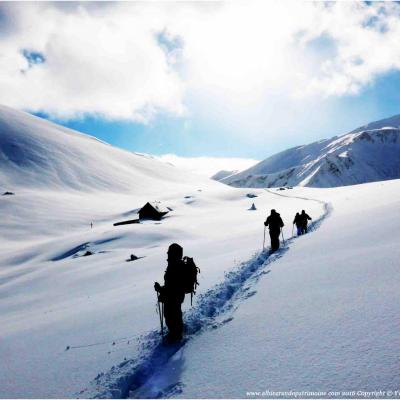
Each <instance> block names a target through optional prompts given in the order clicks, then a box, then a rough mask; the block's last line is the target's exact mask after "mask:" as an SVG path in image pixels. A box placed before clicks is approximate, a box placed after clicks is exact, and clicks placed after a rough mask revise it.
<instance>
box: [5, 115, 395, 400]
mask: <svg viewBox="0 0 400 400" xmlns="http://www.w3.org/2000/svg"><path fill="white" fill-rule="evenodd" d="M16 138H18V140H17V139H16ZM324 143H325V142H324ZM10 144H14V145H16V146H18V151H17V150H16V151H14V152H11V153H10V148H13V147H12V146H11V145H10ZM324 145H326V143H325V144H324ZM14 149H15V148H14ZM0 154H2V156H1V157H0V164H1V172H0V186H1V187H0V189H2V191H6V190H12V191H13V192H15V195H14V196H1V197H0V211H1V214H2V215H3V219H2V222H1V224H0V236H1V237H2V240H1V242H0V297H1V299H2V302H1V303H0V324H1V327H2V329H1V331H0V355H1V363H0V397H9V398H15V397H23V398H54V397H55V398H66V397H84V398H87V397H112V398H118V397H128V396H131V397H159V396H161V397H171V396H172V397H185V398H187V397H194V398H196V397H213V398H215V397H247V395H246V392H247V391H259V390H260V391H262V390H265V389H268V388H270V389H271V390H272V389H288V388H289V389H310V388H311V389H318V390H328V389H330V388H333V389H338V388H342V387H343V388H346V389H347V388H350V387H351V388H363V389H368V388H374V389H376V388H386V389H392V388H394V387H398V384H399V382H400V380H399V378H400V377H399V374H398V362H399V359H400V354H399V350H398V349H399V348H400V346H399V344H400V343H399V339H398V336H397V332H398V328H399V319H398V317H397V314H398V312H397V311H398V304H399V294H398V288H397V286H398V284H397V282H398V279H399V268H398V261H397V260H398V258H399V249H398V241H399V234H398V233H397V232H398V230H397V224H398V219H399V218H398V217H399V203H400V181H397V180H393V181H385V182H378V183H372V184H365V185H358V186H348V187H343V188H333V189H315V188H304V187H297V188H294V189H292V190H285V191H276V190H275V189H269V190H264V189H254V190H252V193H254V194H255V195H256V196H257V197H255V198H251V199H250V198H248V197H247V196H246V194H247V193H248V190H246V189H237V188H231V187H229V186H226V185H223V184H220V183H218V182H215V181H213V180H211V179H206V178H204V177H200V176H197V175H193V174H189V173H187V172H184V171H181V170H180V169H179V168H176V167H172V166H170V165H167V164H164V163H162V162H160V161H159V160H156V159H153V158H151V157H142V156H139V155H137V154H133V153H129V152H124V151H122V150H118V149H114V148H113V147H111V146H109V145H106V144H104V143H101V142H98V141H96V140H93V139H91V138H88V137H86V136H85V135H82V134H79V133H75V132H73V131H70V130H64V128H61V127H57V126H56V125H54V124H49V123H48V122H46V121H43V120H40V119H38V118H34V117H31V116H29V115H27V114H24V113H20V112H17V111H13V110H10V109H8V108H4V107H3V108H0ZM10 154H12V157H10ZM21 154H23V155H24V156H23V157H22V156H21ZM56 155H57V156H56ZM27 160H29V162H27ZM86 161H87V163H86ZM64 169H65V170H66V171H68V173H65V174H64V173H63V171H64ZM146 201H160V202H162V204H163V205H165V206H166V207H170V208H171V209H172V211H170V212H169V213H168V215H167V216H166V217H165V218H164V219H162V220H161V221H145V222H144V223H141V224H134V225H124V226H119V227H114V226H113V225H112V224H113V223H114V222H116V221H120V220H124V219H130V218H131V217H132V216H133V215H135V214H136V212H137V209H138V208H139V207H141V206H142V205H143V204H144V203H145V202H146ZM252 203H255V206H256V210H252V211H250V210H249V208H250V206H251V205H252ZM272 208H274V209H276V210H277V211H278V212H279V213H280V214H281V216H282V218H283V220H284V222H285V227H284V230H283V235H284V238H285V240H286V241H285V246H284V247H283V248H282V249H281V250H280V251H278V252H277V253H275V254H273V255H269V254H268V253H267V252H263V251H262V244H263V233H264V226H263V221H264V220H265V217H266V215H267V213H269V210H270V209H272ZM302 209H305V210H306V211H307V213H308V214H309V215H311V217H312V218H313V220H314V225H313V227H312V229H311V230H312V232H310V233H309V234H308V235H305V236H303V237H300V238H293V239H290V238H291V236H292V221H293V217H294V215H295V213H296V212H297V211H300V210H302ZM91 222H93V228H91V227H90V223H91ZM371 222H372V223H371ZM172 242H178V243H179V244H181V245H182V246H183V248H184V254H185V255H188V256H192V257H194V259H195V262H196V264H197V265H198V266H199V267H200V269H201V274H200V276H199V282H200V286H199V288H198V293H197V294H196V296H195V297H194V302H193V306H192V307H191V306H190V299H189V298H187V299H186V300H185V303H184V310H185V321H186V324H187V332H186V341H185V342H184V343H183V344H182V347H179V348H178V347H177V348H166V347H165V346H163V345H161V344H160V335H159V316H158V315H157V313H156V296H155V292H154V290H153V283H154V281H162V276H163V272H164V269H165V266H166V261H165V260H166V251H167V248H168V245H169V244H171V243H172ZM266 244H267V248H268V234H267V240H266ZM86 251H91V252H92V253H93V255H90V256H86V257H85V256H83V255H84V254H85V252H86ZM131 254H135V255H136V256H138V257H139V259H137V260H135V261H130V262H127V260H128V259H129V257H130V255H131ZM244 371H246V373H244ZM254 396H255V395H254ZM254 396H250V397H254Z"/></svg>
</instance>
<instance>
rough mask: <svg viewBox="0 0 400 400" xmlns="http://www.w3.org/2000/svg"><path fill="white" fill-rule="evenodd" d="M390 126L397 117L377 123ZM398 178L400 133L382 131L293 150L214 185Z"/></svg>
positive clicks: (315, 184)
mask: <svg viewBox="0 0 400 400" xmlns="http://www.w3.org/2000/svg"><path fill="white" fill-rule="evenodd" d="M390 121H392V125H393V124H394V122H396V123H395V124H394V125H396V126H397V125H398V124H399V123H400V117H392V118H389V119H387V120H383V121H381V123H380V124H381V125H387V124H389V122H390ZM370 125H371V126H379V123H378V122H375V123H372V124H370ZM389 125H390V124H389ZM397 178H400V128H397V127H395V128H393V127H387V126H385V127H379V128H376V129H368V130H363V129H361V128H359V129H357V130H356V131H354V132H352V133H348V134H346V135H343V136H340V137H334V138H332V139H326V140H321V141H318V142H315V143H311V144H309V145H305V146H298V147H294V148H292V149H289V150H285V151H283V152H281V153H278V154H275V155H273V156H271V157H269V158H267V159H266V160H264V161H261V162H260V163H258V164H257V165H255V166H254V167H252V168H249V169H247V170H245V171H242V172H240V173H238V174H235V175H231V176H228V177H224V178H222V179H218V180H219V181H220V182H223V183H226V184H229V185H231V186H235V187H279V186H310V187H336V186H346V185H354V184H359V183H366V182H374V181H381V180H388V179H397Z"/></svg>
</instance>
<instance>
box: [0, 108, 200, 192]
mask: <svg viewBox="0 0 400 400" xmlns="http://www.w3.org/2000/svg"><path fill="white" fill-rule="evenodd" d="M191 180H192V181H193V176H192V175H190V174H187V173H184V172H183V171H180V170H179V169H177V168H176V167H174V166H172V165H170V164H167V163H163V162H161V161H158V160H156V159H154V158H152V157H150V156H146V155H139V154H135V153H131V152H128V151H124V150H121V149H117V148H115V147H112V146H110V145H108V144H106V143H104V142H101V141H99V140H98V139H96V138H94V137H91V136H88V135H84V134H81V133H79V132H76V131H73V130H70V129H67V128H64V127H61V126H59V125H56V124H53V123H50V122H48V121H46V120H44V119H41V118H37V117H34V116H32V115H30V114H27V113H24V112H21V111H16V110H13V109H11V108H8V107H5V106H1V107H0V190H3V189H4V190H3V191H5V190H6V189H7V190H11V191H15V190H17V189H18V188H24V189H27V188H32V189H39V188H40V189H45V190H71V189H72V190H78V191H88V192H89V191H95V190H101V191H113V192H135V193H138V194H139V193H141V192H149V191H150V190H151V189H153V191H154V189H156V191H158V192H160V191H162V190H163V188H165V187H166V185H168V184H171V183H178V184H182V183H187V182H190V181H191Z"/></svg>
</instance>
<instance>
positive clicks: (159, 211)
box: [139, 202, 169, 221]
mask: <svg viewBox="0 0 400 400" xmlns="http://www.w3.org/2000/svg"><path fill="white" fill-rule="evenodd" d="M168 212H169V210H168V209H166V208H163V207H162V206H161V205H160V203H155V202H151V203H150V202H147V203H146V204H145V205H144V206H143V207H142V208H141V209H140V210H139V219H153V220H156V221H159V220H160V219H161V218H162V217H163V216H164V215H166V214H167V213H168Z"/></svg>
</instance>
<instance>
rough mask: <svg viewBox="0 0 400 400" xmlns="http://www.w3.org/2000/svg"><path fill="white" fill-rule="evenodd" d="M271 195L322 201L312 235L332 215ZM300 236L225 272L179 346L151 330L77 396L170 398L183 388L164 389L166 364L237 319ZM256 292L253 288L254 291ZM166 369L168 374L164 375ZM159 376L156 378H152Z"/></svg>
mask: <svg viewBox="0 0 400 400" xmlns="http://www.w3.org/2000/svg"><path fill="white" fill-rule="evenodd" d="M265 190H266V191H267V192H269V193H271V194H274V195H277V196H282V197H287V198H292V199H296V198H297V199H301V200H308V201H314V202H318V203H320V204H322V205H323V213H322V215H321V216H320V217H319V218H317V219H316V220H315V221H313V222H312V224H311V225H310V227H309V229H308V231H309V233H310V232H313V231H315V230H316V229H318V228H319V226H320V225H321V223H322V222H323V221H324V219H325V218H327V217H328V216H329V215H330V213H331V212H332V206H331V205H330V204H329V203H327V202H324V201H321V200H317V199H312V198H304V197H299V196H288V195H283V194H280V193H275V192H273V191H271V190H268V189H265ZM295 238H296V236H292V237H290V238H286V239H285V245H284V246H282V247H281V248H280V249H279V250H278V251H276V252H274V253H272V254H269V252H268V251H260V252H257V253H255V254H254V256H253V257H252V258H251V259H250V260H248V261H246V262H242V263H241V264H240V265H239V266H238V267H237V268H235V269H234V270H232V271H229V272H227V273H226V274H225V278H224V280H223V281H222V282H221V283H219V284H217V285H215V286H213V287H212V288H210V289H209V290H208V291H206V292H205V293H202V294H200V295H198V296H197V301H196V302H195V304H194V306H193V307H192V308H191V309H190V310H188V311H187V312H186V313H185V314H184V323H185V327H186V329H185V339H184V340H183V341H182V342H181V343H178V344H174V345H165V344H163V343H162V340H161V337H160V333H159V331H156V330H154V331H151V332H149V333H148V334H146V335H143V336H142V337H140V338H139V347H140V350H139V357H138V358H136V359H131V360H126V361H124V362H122V363H120V364H119V365H117V366H114V367H112V368H111V370H110V371H108V372H106V373H100V374H99V375H98V376H97V377H96V378H95V379H94V381H93V382H92V383H91V385H90V387H89V388H87V389H84V390H82V391H81V392H79V394H77V396H78V397H84V398H88V397H94V398H130V397H132V398H133V397H143V398H163V397H170V396H171V395H173V394H174V393H176V390H178V391H179V388H170V387H167V388H166V389H164V390H163V389H162V388H160V387H159V384H158V383H159V381H160V376H161V381H162V380H163V379H162V376H163V375H164V378H165V379H164V381H167V382H168V371H167V370H166V368H165V366H166V365H167V364H168V363H169V362H170V361H171V360H172V359H173V357H174V356H175V355H176V354H178V353H179V350H181V349H182V348H183V347H184V346H185V345H186V344H187V343H188V342H189V341H190V340H191V339H192V338H193V337H194V336H195V335H199V334H201V333H202V332H203V331H205V330H208V329H216V328H218V327H219V326H222V325H223V324H225V323H228V322H229V321H231V320H232V319H233V316H232V314H233V313H234V311H235V310H236V309H237V308H238V307H239V306H240V304H241V302H242V301H244V300H245V299H247V298H249V297H251V296H253V295H254V294H256V290H254V286H255V284H256V283H257V281H258V280H259V279H260V277H262V276H263V275H265V274H268V273H269V272H270V270H269V269H267V267H268V266H269V264H271V263H272V262H274V261H276V260H277V259H279V258H281V257H282V256H283V255H284V254H285V253H286V251H287V250H288V249H289V245H290V244H291V242H292V241H293V240H294V239H295ZM251 289H253V290H251ZM163 369H165V371H163ZM155 375H157V379H153V377H154V376H155Z"/></svg>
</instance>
